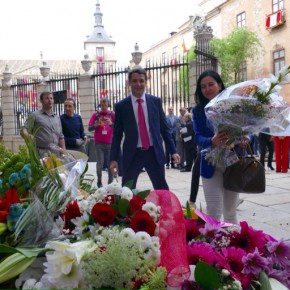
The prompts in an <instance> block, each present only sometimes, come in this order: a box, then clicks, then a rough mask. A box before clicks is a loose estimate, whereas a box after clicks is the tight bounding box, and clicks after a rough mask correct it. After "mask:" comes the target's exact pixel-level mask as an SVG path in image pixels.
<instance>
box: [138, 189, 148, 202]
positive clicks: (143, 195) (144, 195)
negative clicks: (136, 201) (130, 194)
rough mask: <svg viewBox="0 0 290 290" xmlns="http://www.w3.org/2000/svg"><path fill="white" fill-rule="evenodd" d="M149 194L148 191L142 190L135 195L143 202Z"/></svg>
mask: <svg viewBox="0 0 290 290" xmlns="http://www.w3.org/2000/svg"><path fill="white" fill-rule="evenodd" d="M149 193H150V190H143V191H140V192H138V193H137V195H139V196H141V197H142V199H143V200H144V199H145V198H146V197H147V196H148V195H149Z"/></svg>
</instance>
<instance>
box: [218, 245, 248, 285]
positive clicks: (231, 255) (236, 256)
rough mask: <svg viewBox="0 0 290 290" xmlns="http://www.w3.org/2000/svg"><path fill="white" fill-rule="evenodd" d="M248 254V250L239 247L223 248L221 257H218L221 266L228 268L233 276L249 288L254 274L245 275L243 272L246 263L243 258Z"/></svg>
mask: <svg viewBox="0 0 290 290" xmlns="http://www.w3.org/2000/svg"><path fill="white" fill-rule="evenodd" d="M245 255H246V252H245V251H244V250H242V249H237V248H235V247H229V248H223V249H222V250H221V257H222V258H221V257H220V258H219V259H218V264H219V265H220V267H222V268H224V269H227V270H228V271H229V272H230V274H231V276H232V277H233V278H235V279H237V280H239V281H240V282H241V283H242V285H243V289H248V287H249V286H250V284H251V280H252V278H253V275H245V274H243V273H242V270H243V268H244V263H243V262H242V258H243V257H244V256H245Z"/></svg>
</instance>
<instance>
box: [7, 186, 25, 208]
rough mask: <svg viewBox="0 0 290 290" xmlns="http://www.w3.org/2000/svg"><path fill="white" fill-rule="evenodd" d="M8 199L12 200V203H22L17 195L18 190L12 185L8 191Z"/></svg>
mask: <svg viewBox="0 0 290 290" xmlns="http://www.w3.org/2000/svg"><path fill="white" fill-rule="evenodd" d="M6 199H7V200H8V201H9V202H10V205H11V204H13V203H21V200H20V199H19V197H18V195H17V191H16V189H15V188H14V187H10V188H9V189H8V190H7V192H6Z"/></svg>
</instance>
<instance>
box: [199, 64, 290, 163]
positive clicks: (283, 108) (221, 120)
mask: <svg viewBox="0 0 290 290" xmlns="http://www.w3.org/2000/svg"><path fill="white" fill-rule="evenodd" d="M289 72H290V66H289V67H285V68H283V69H282V70H281V71H280V72H279V74H278V76H276V77H275V76H273V75H272V76H270V77H269V78H264V79H259V80H251V81H245V82H242V83H239V84H236V85H233V86H230V87H229V88H227V89H225V90H224V91H222V92H221V93H220V94H219V95H218V96H216V97H215V98H214V99H212V100H211V101H210V102H209V103H208V104H207V105H206V107H205V113H206V116H207V119H208V120H209V123H210V125H211V126H212V127H213V129H214V131H215V132H221V131H224V132H226V133H227V135H228V137H229V139H228V142H227V144H226V145H224V146H212V147H210V148H209V149H207V153H206V158H207V159H208V160H209V162H211V163H213V164H214V165H219V166H221V167H224V166H229V165H231V164H233V163H234V162H236V161H237V160H238V159H237V158H234V156H233V155H234V153H233V152H231V151H230V150H229V149H232V145H233V144H236V143H238V142H241V141H242V140H243V136H244V135H248V134H253V133H257V132H265V133H267V134H271V135H274V134H278V133H280V132H285V131H286V129H287V128H288V126H289V124H290V107H289V104H287V103H286V102H285V101H284V100H283V97H282V96H281V95H280V93H279V91H280V89H281V86H280V83H282V82H285V81H288V80H289ZM284 134H286V135H287V134H290V131H289V132H288V133H284Z"/></svg>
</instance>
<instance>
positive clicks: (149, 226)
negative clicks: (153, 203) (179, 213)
mask: <svg viewBox="0 0 290 290" xmlns="http://www.w3.org/2000/svg"><path fill="white" fill-rule="evenodd" d="M130 226H131V228H132V229H133V230H134V231H135V232H141V231H142V232H147V233H148V234H149V235H150V236H153V235H154V232H155V228H156V224H155V223H154V221H153V219H152V218H151V217H150V215H149V213H148V212H147V211H144V210H141V211H139V212H137V213H136V214H134V215H133V217H132V220H131V224H130Z"/></svg>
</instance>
